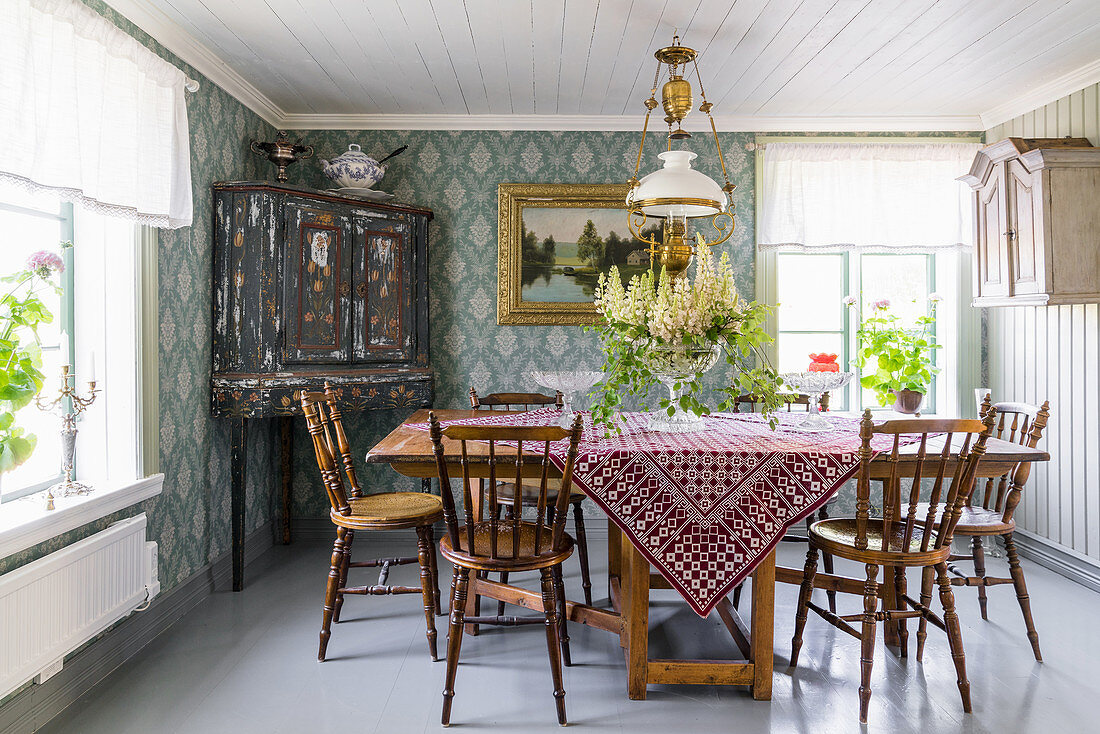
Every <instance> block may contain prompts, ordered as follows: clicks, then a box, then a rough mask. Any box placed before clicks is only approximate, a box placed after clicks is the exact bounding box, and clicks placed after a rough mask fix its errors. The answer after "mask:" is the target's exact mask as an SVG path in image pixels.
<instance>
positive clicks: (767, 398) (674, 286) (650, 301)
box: [588, 246, 781, 426]
mask: <svg viewBox="0 0 1100 734" xmlns="http://www.w3.org/2000/svg"><path fill="white" fill-rule="evenodd" d="M655 280H656V279H655V278H654V273H653V271H652V270H650V271H648V272H645V273H642V274H640V275H635V276H634V277H633V278H631V280H630V283H629V284H628V285H627V286H626V287H624V286H623V283H622V280H621V279H620V277H619V272H618V268H616V267H612V268H611V270H610V272H609V273H608V274H607V275H606V276H605V275H601V276H600V279H599V282H598V284H597V287H596V293H595V303H596V309H597V310H598V311H599V312H600V314H602V315H603V317H604V321H603V323H601V324H597V325H595V326H590V327H588V329H589V330H593V331H596V332H597V333H598V334H599V337H600V342H601V346H602V350H603V353H604V372H605V373H606V376H605V378H604V381H603V382H602V383H601V384H600V385H599V386H598V387H597V388H596V400H595V402H594V404H593V406H592V416H593V419H594V420H595V421H596V422H597V423H601V424H604V425H608V426H614V425H615V417H616V415H617V414H618V412H619V411H620V410H621V406H622V404H623V399H624V397H634V398H644V397H645V396H646V394H647V393H648V391H649V389H650V388H651V387H653V386H654V385H656V383H657V382H658V373H660V372H666V371H669V369H670V368H672V367H677V368H678V371H680V372H682V373H683V374H684V375H685V377H684V378H683V379H681V380H678V381H677V382H676V383H675V385H674V388H675V390H674V391H673V395H674V396H676V397H675V398H673V397H669V398H665V399H662V400H661V403H660V407H661V410H662V411H664V412H665V413H667V414H668V415H669V416H670V417H671V416H672V415H673V414H674V413H675V412H676V411H677V409H678V408H679V409H680V410H683V411H688V412H690V413H694V414H695V415H706V414H709V413H710V409H709V408H708V407H707V406H706V405H704V404H703V403H702V402H701V401H700V400H699V398H698V397H697V394H698V393H699V391H700V390H701V389H702V376H703V372H704V371H706V369H707V368H709V367H710V366H712V365H713V364H714V361H713V359H711V360H709V361H707V360H702V361H700V360H697V359H695V360H692V359H676V358H675V357H670V356H669V355H670V354H677V353H678V352H683V351H684V350H688V351H692V350H694V351H695V352H699V351H701V350H712V349H714V348H715V347H720V348H721V349H722V351H724V353H725V359H726V362H727V364H729V366H730V367H731V368H732V371H731V372H732V374H731V376H730V383H729V384H728V385H727V386H726V387H723V388H721V390H722V392H723V393H725V398H724V399H723V400H722V401H721V402H720V403H719V405H718V409H719V410H730V409H731V408H732V407H733V405H734V399H735V398H736V397H737V396H738V395H742V394H752V395H756V396H758V397H759V398H760V399H761V400H760V403H761V405H762V408H763V412H764V413H766V414H771V413H772V412H774V410H775V409H777V408H778V407H779V406H780V405H781V401H780V399H779V394H778V392H777V387H778V384H779V380H778V378H777V376H776V373H775V370H774V369H773V368H772V366H771V365H770V363H769V362H768V360H767V358H766V357H765V356H764V354H763V353H762V351H761V348H762V346H763V345H764V344H766V343H768V342H770V341H771V337H770V336H768V334H767V332H766V331H765V330H764V321H765V319H766V317H767V316H768V314H769V312H770V311H769V309H768V307H767V306H764V305H761V304H758V303H755V302H745V301H742V300H741V299H740V298H739V297H738V295H737V289H736V287H735V286H734V278H733V270H732V268H731V266H730V261H729V256H728V255H727V254H723V255H722V257H721V259H720V260H719V261H718V262H717V263H715V262H714V258H713V257H712V256H711V254H710V252H709V248H707V247H706V246H700V247H699V255H698V256H697V258H696V270H695V277H694V279H689V278H688V277H687V275H686V274H685V275H682V276H680V277H679V278H675V279H673V278H670V277H668V276H667V274H666V273H665V272H664V271H663V270H662V272H661V277H660V279H659V283H656V284H655ZM670 362H676V363H677V364H675V365H673V364H670ZM670 387H672V386H670ZM678 393H682V394H678ZM677 394H678V395H677ZM674 399H675V402H674Z"/></svg>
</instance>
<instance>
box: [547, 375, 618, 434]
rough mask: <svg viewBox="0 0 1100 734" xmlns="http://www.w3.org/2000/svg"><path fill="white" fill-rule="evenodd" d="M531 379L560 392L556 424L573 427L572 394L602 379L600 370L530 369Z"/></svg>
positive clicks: (588, 387)
mask: <svg viewBox="0 0 1100 734" xmlns="http://www.w3.org/2000/svg"><path fill="white" fill-rule="evenodd" d="M530 375H531V379H532V380H534V381H535V382H536V383H537V384H539V385H541V386H542V387H545V388H548V389H550V390H557V391H558V392H560V393H561V397H562V408H561V418H559V419H558V425H559V426H561V427H562V428H572V427H573V417H574V416H575V415H576V413H575V412H574V411H573V396H574V395H575V394H576V393H578V392H582V393H583V392H584V391H586V390H588V389H590V388H591V387H592V386H593V385H595V384H596V383H598V382H599V381H600V380H602V379H603V373H602V372H585V371H548V370H532V371H531V373H530Z"/></svg>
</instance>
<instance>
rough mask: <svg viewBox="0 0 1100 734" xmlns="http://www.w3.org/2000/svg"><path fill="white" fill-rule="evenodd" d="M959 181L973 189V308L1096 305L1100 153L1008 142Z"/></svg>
mask: <svg viewBox="0 0 1100 734" xmlns="http://www.w3.org/2000/svg"><path fill="white" fill-rule="evenodd" d="M959 180H961V181H964V182H966V183H967V184H968V185H969V186H970V187H971V189H973V191H974V258H975V267H974V272H975V281H976V282H975V290H974V293H975V297H974V305H975V306H1020V305H1028V304H1034V305H1043V304H1050V305H1057V304H1064V303H1098V302H1100V148H1094V147H1093V146H1092V144H1091V143H1089V141H1088V140H1086V139H1084V138H1006V139H1005V140H1002V141H1000V142H997V143H993V144H991V145H987V146H986V147H984V148H982V150H981V151H979V152H978V155H977V156H975V158H974V163H973V164H972V165H971V167H970V173H968V174H967V175H965V176H962V177H961V178H960V179H959Z"/></svg>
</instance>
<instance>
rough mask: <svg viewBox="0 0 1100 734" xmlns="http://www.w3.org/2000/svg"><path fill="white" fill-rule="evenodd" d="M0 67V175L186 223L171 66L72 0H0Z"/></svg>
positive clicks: (98, 207) (182, 123) (186, 154)
mask: <svg viewBox="0 0 1100 734" xmlns="http://www.w3.org/2000/svg"><path fill="white" fill-rule="evenodd" d="M0 69H2V73H0V130H3V131H4V141H3V144H2V145H0V181H4V182H7V183H12V184H15V185H19V186H22V187H24V188H27V189H30V190H33V191H38V192H41V191H52V192H54V193H56V194H57V195H58V196H59V197H61V198H63V199H65V200H69V201H73V202H76V203H79V204H81V205H82V206H85V207H88V208H90V209H92V210H95V211H98V212H101V213H105V214H110V215H114V216H120V217H125V218H127V219H132V220H135V221H138V222H141V223H143V224H148V225H152V226H156V227H172V228H175V227H185V226H188V225H190V224H191V219H192V202H191V161H190V146H189V142H188V130H187V106H186V100H185V98H184V97H185V93H186V92H185V87H186V86H187V85H188V84H189V82H188V80H187V78H186V77H185V76H184V74H183V72H182V71H180V70H179V69H177V68H176V67H174V66H172V65H171V64H170V63H168V62H167V61H164V60H163V59H161V58H160V57H158V56H157V55H156V54H154V53H153V52H152V51H150V50H149V49H147V48H145V47H144V46H142V45H141V44H140V43H138V42H137V41H136V40H135V39H134V38H132V37H131V36H129V35H127V34H126V33H124V32H123V31H122V30H120V29H119V28H118V27H116V26H115V25H113V24H112V23H110V22H108V21H107V20H106V19H104V18H103V17H102V16H100V15H98V14H97V13H95V12H94V11H93V10H91V9H90V8H89V7H88V6H86V5H84V4H83V3H81V2H79V0H3V2H0ZM190 84H193V82H190Z"/></svg>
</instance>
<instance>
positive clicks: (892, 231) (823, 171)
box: [757, 142, 980, 252]
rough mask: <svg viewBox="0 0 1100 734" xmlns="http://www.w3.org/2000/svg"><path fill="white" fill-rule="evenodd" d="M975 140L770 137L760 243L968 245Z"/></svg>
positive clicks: (809, 247) (805, 247) (915, 248)
mask: <svg viewBox="0 0 1100 734" xmlns="http://www.w3.org/2000/svg"><path fill="white" fill-rule="evenodd" d="M979 147H980V145H979V144H978V143H945V142H934V143H928V142H919V143H835V142H830V143H774V142H769V143H767V144H766V147H765V149H764V162H763V181H762V187H761V192H762V194H761V196H762V201H761V214H760V224H759V232H758V236H757V241H758V243H759V246H760V248H761V249H769V248H782V249H789V250H802V251H807V252H809V251H812V252H823V251H828V250H852V249H861V250H869V251H880V252H928V251H931V250H939V249H942V248H952V247H954V248H961V247H966V246H969V245H970V243H971V240H972V239H973V233H972V231H971V217H972V215H971V211H970V207H971V203H970V194H969V190H968V189H967V188H966V187H965V186H964V185H963V184H961V183H959V182H958V181H956V180H955V179H956V178H957V177H958V176H961V175H963V174H964V173H966V172H967V171H968V170H969V169H970V163H971V161H973V159H974V154H975V153H976V152H977V151H978V149H979Z"/></svg>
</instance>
